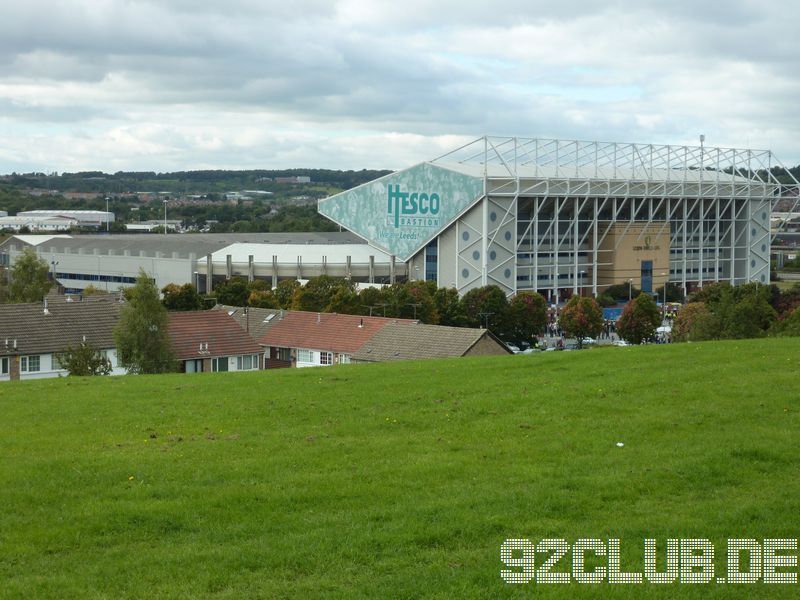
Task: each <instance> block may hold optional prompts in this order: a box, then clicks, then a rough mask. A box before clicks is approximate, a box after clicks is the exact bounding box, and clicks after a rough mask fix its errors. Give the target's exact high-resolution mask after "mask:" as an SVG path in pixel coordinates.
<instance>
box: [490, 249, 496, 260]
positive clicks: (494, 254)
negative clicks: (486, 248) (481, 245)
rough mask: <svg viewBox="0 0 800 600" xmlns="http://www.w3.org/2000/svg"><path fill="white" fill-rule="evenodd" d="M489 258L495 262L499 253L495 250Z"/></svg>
mask: <svg viewBox="0 0 800 600" xmlns="http://www.w3.org/2000/svg"><path fill="white" fill-rule="evenodd" d="M489 258H490V259H492V260H495V259H496V258H497V252H495V251H494V250H492V251H491V252H489Z"/></svg>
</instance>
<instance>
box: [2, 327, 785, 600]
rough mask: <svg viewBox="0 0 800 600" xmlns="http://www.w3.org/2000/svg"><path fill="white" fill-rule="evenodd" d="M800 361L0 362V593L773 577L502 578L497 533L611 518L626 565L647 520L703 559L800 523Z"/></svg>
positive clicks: (457, 588)
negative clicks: (50, 376) (49, 374)
mask: <svg viewBox="0 0 800 600" xmlns="http://www.w3.org/2000/svg"><path fill="white" fill-rule="evenodd" d="M799 363H800V339H786V338H784V339H769V340H748V341H741V342H717V343H705V344H684V345H671V346H647V347H641V348H605V349H595V350H589V351H583V352H564V353H555V352H553V353H543V354H537V355H528V356H523V355H517V356H508V357H500V358H492V359H460V360H453V361H430V362H426V363H405V364H393V365H388V364H383V365H369V366H358V365H352V366H342V367H333V368H318V369H299V370H283V371H272V372H261V373H252V374H233V373H229V374H219V375H217V374H204V375H194V376H187V375H169V376H153V377H145V376H140V377H134V376H131V377H120V378H103V379H94V380H91V379H73V378H67V379H60V380H43V381H35V382H22V383H13V384H11V383H5V384H2V385H1V386H0V411H2V412H1V414H2V415H3V417H4V419H3V425H4V427H3V432H2V435H1V436H0V461H2V462H0V579H1V580H2V585H0V596H2V597H19V598H48V597H50V598H65V597H88V598H95V597H97V598H122V597H126V598H145V597H147V598H161V597H165V598H167V597H169V598H192V597H216V598H245V597H263V598H272V597H319V596H324V597H342V598H349V597H381V598H412V597H423V596H428V597H439V598H457V597H458V598H471V597H533V596H542V595H545V596H547V597H561V598H571V597H576V596H577V597H598V598H600V597H612V598H638V597H642V596H647V597H653V598H675V597H690V598H723V597H725V598H728V597H738V598H751V597H787V598H788V597H794V596H795V595H796V594H797V589H798V585H766V584H763V583H758V584H754V585H749V586H748V585H714V584H708V585H681V584H678V583H674V584H669V585H653V584H644V585H610V584H608V583H604V584H600V585H589V586H585V585H579V584H576V583H573V584H571V585H544V584H537V583H530V584H528V585H519V586H512V585H508V584H506V583H505V582H504V581H503V580H502V579H501V577H500V571H501V569H503V568H506V567H504V565H503V564H502V563H501V562H500V546H501V544H502V543H503V541H504V540H505V539H506V538H528V539H530V540H531V541H532V542H534V543H536V542H537V541H538V540H541V539H543V538H549V537H555V538H564V539H566V540H567V541H569V542H570V543H572V542H574V541H575V540H577V539H579V538H600V539H603V540H606V539H609V538H620V539H621V540H622V541H621V544H622V565H623V568H624V570H628V571H639V572H641V571H642V565H643V558H642V557H643V540H644V538H656V539H657V540H658V541H659V546H660V547H663V544H664V543H665V541H666V539H667V538H689V537H692V538H709V539H710V540H711V541H712V542H713V543H714V544H715V546H716V547H717V552H718V555H717V558H716V566H717V569H718V570H721V571H723V572H724V567H725V558H724V554H723V552H722V549H723V548H724V544H725V540H726V539H727V538H745V537H747V538H755V539H759V540H760V539H763V538H780V537H787V538H795V539H796V538H797V537H798V536H799V535H800V526H799V525H800V477H798V474H799V473H800V452H798V449H799V448H800V437H798V433H800V378H798V364H799ZM618 442H622V443H623V444H624V446H622V447H619V446H618V445H617V443H618ZM796 554H797V553H795V555H796ZM537 558H538V560H539V561H540V562H541V560H542V559H543V558H544V557H543V556H541V557H537ZM603 560H605V559H603ZM659 560H660V559H659ZM555 570H557V571H569V563H566V564H559V565H557V567H556V569H555ZM662 570H663V569H662ZM790 570H793V571H794V572H797V568H794V569H790Z"/></svg>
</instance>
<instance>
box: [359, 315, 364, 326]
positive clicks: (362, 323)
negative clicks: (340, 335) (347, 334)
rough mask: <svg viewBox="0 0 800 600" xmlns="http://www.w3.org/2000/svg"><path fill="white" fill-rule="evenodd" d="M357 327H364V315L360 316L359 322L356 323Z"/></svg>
mask: <svg viewBox="0 0 800 600" xmlns="http://www.w3.org/2000/svg"><path fill="white" fill-rule="evenodd" d="M358 328H359V329H363V328H364V317H361V322H360V323H359V324H358Z"/></svg>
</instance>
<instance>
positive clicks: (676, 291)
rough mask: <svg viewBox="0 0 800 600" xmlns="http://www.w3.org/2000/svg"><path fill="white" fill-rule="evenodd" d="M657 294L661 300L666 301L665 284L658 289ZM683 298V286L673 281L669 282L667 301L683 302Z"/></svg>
mask: <svg viewBox="0 0 800 600" xmlns="http://www.w3.org/2000/svg"><path fill="white" fill-rule="evenodd" d="M655 295H656V298H657V299H658V301H659V302H663V301H664V286H663V285H662V286H661V287H660V288H657V289H656V291H655ZM683 300H684V297H683V288H682V287H681V286H680V285H678V284H677V283H675V282H673V281H669V282H667V302H683Z"/></svg>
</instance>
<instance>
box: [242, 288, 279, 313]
mask: <svg viewBox="0 0 800 600" xmlns="http://www.w3.org/2000/svg"><path fill="white" fill-rule="evenodd" d="M247 305H248V306H253V307H255V308H280V304H279V302H278V297H277V296H276V295H275V294H274V293H273V292H272V290H258V289H255V290H253V291H251V292H250V295H249V296H248V298H247Z"/></svg>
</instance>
